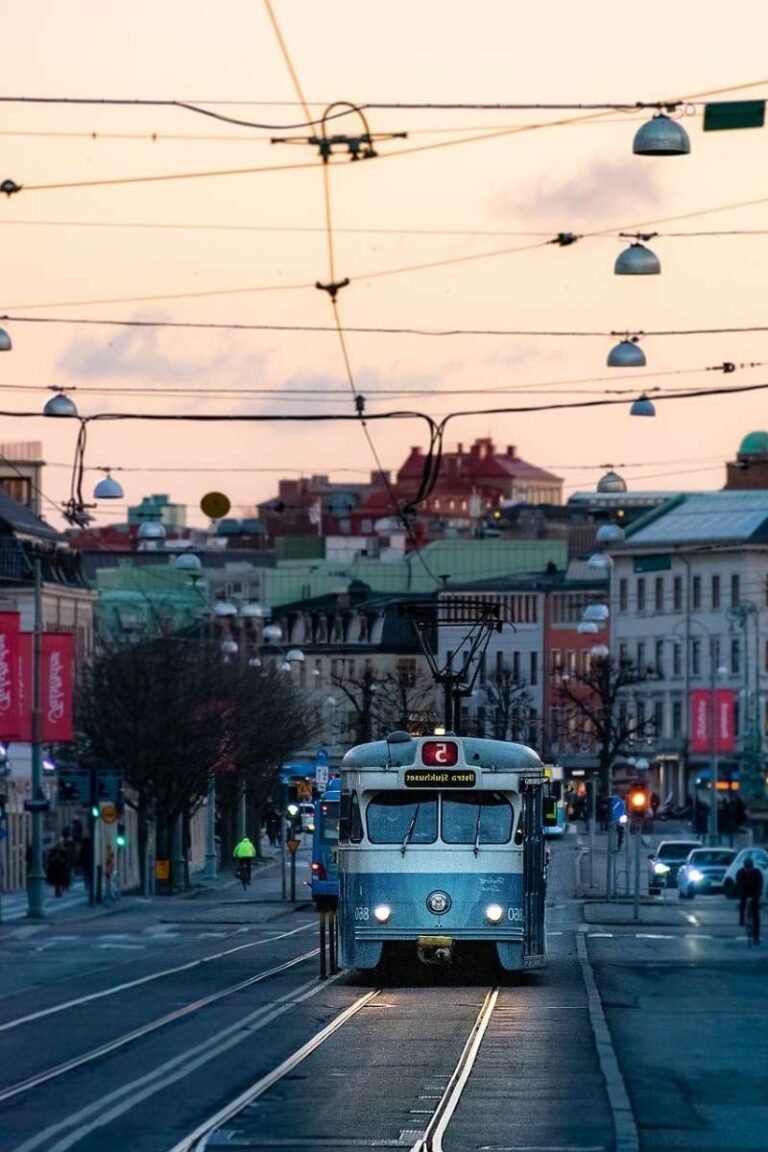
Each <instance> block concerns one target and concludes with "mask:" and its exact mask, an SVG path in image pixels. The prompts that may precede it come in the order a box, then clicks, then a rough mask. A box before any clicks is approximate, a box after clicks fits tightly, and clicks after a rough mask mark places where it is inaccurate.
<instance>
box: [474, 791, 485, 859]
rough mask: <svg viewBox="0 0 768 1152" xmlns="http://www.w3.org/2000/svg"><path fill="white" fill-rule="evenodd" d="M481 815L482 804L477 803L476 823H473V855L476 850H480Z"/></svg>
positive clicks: (476, 852)
mask: <svg viewBox="0 0 768 1152" xmlns="http://www.w3.org/2000/svg"><path fill="white" fill-rule="evenodd" d="M482 815H483V807H482V804H478V806H477V823H476V824H475V847H474V853H475V856H477V854H478V852H479V851H480V848H479V844H480V820H481V818H482Z"/></svg>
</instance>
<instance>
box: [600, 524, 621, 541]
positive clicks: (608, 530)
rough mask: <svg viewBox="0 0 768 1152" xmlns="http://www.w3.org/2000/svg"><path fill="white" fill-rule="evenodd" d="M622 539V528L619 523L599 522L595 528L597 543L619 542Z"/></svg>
mask: <svg viewBox="0 0 768 1152" xmlns="http://www.w3.org/2000/svg"><path fill="white" fill-rule="evenodd" d="M623 539H624V529H623V528H622V527H621V526H620V525H619V524H601V525H600V527H599V528H598V530H597V543H598V544H620V543H621V542H622V540H623Z"/></svg>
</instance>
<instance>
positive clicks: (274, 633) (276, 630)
mask: <svg viewBox="0 0 768 1152" xmlns="http://www.w3.org/2000/svg"><path fill="white" fill-rule="evenodd" d="M263 636H264V639H265V640H266V641H267V642H268V643H269V644H279V643H280V641H281V640H282V638H283V630H282V628H281V627H280V625H279V624H267V626H266V628H265V629H264V632H263Z"/></svg>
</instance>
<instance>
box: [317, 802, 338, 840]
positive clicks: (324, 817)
mask: <svg viewBox="0 0 768 1152" xmlns="http://www.w3.org/2000/svg"><path fill="white" fill-rule="evenodd" d="M320 839H321V840H322V841H323V843H328V844H335V843H336V841H337V840H338V839H339V805H338V804H337V803H336V802H335V801H334V802H333V803H331V802H328V801H324V802H323V803H322V804H321V805H320Z"/></svg>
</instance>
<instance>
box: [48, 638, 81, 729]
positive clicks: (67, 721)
mask: <svg viewBox="0 0 768 1152" xmlns="http://www.w3.org/2000/svg"><path fill="white" fill-rule="evenodd" d="M74 651H75V638H74V636H73V635H72V633H71V632H45V633H44V634H43V677H42V681H43V682H42V699H41V708H42V713H43V715H42V739H43V740H44V741H45V742H46V744H57V743H61V744H68V743H71V741H72V740H73V739H74V732H73V725H72V663H73V659H74Z"/></svg>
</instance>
